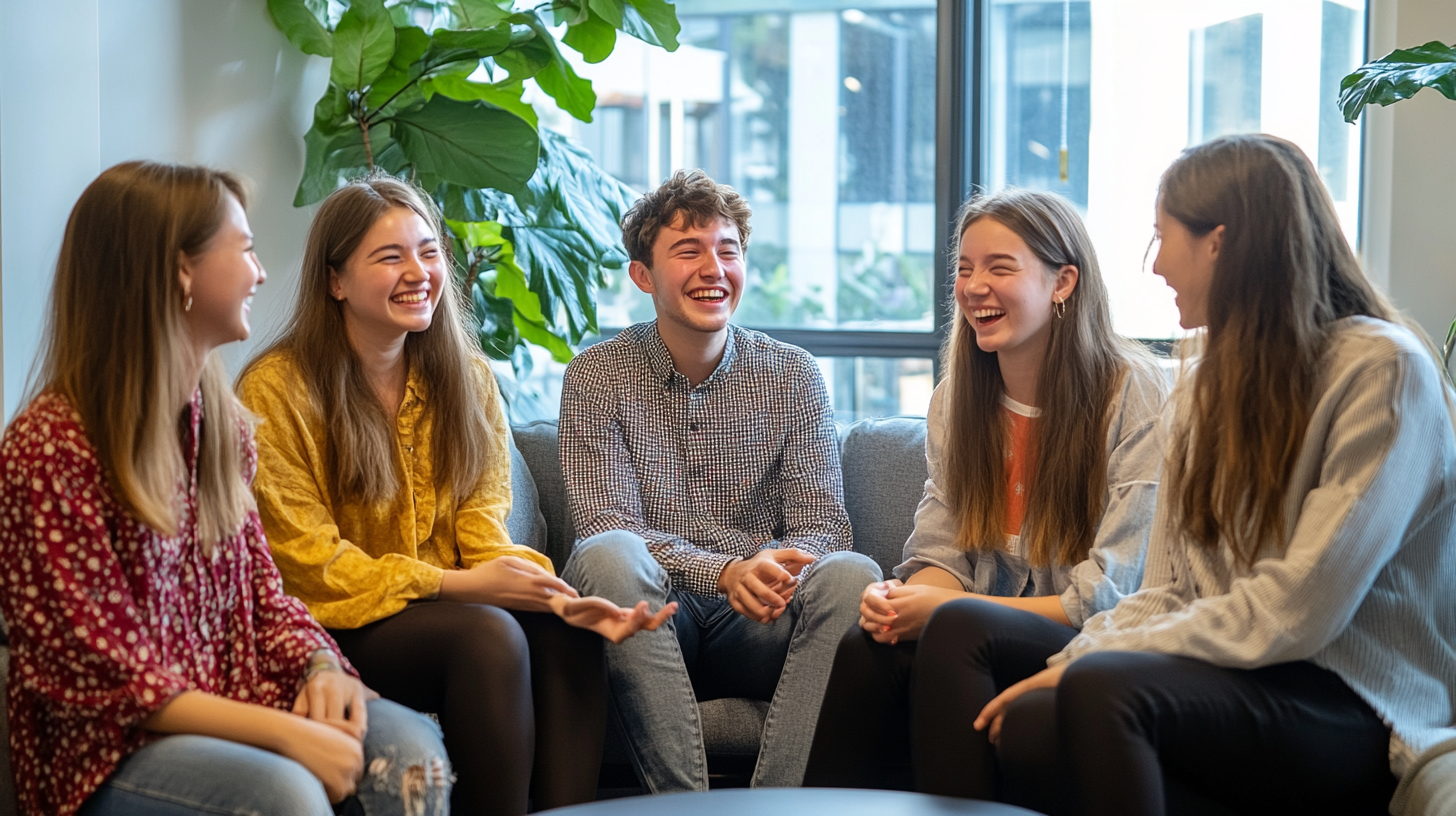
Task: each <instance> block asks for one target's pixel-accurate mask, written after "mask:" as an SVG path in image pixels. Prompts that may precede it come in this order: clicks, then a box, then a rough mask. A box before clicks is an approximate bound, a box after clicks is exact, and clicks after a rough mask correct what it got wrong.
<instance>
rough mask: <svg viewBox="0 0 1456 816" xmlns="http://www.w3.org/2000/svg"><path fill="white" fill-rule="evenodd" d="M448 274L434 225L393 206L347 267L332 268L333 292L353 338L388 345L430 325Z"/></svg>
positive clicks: (366, 237) (415, 214)
mask: <svg viewBox="0 0 1456 816" xmlns="http://www.w3.org/2000/svg"><path fill="white" fill-rule="evenodd" d="M446 274H447V270H446V268H445V256H444V253H443V252H442V251H441V249H440V244H439V240H438V238H437V236H436V235H435V232H434V230H432V229H431V228H430V224H429V222H427V221H426V220H425V219H423V218H421V217H420V215H419V214H418V213H416V212H415V211H414V210H411V209H409V208H408V207H394V208H392V209H390V210H389V211H388V212H386V213H385V214H384V215H382V216H380V218H379V220H378V221H375V222H374V226H372V227H370V228H369V231H368V232H367V233H365V234H364V238H363V240H361V241H360V242H359V246H358V247H357V248H355V250H354V252H353V254H351V255H350V256H349V259H348V260H346V261H345V262H344V264H343V268H342V269H333V270H330V273H329V294H330V295H332V296H333V298H334V299H335V300H338V301H340V302H342V303H343V305H344V325H345V326H346V327H347V328H348V330H349V332H350V336H351V337H359V336H361V335H363V336H367V337H369V338H371V339H372V340H375V341H378V342H380V343H383V344H386V345H388V344H392V343H397V342H401V341H403V340H404V337H405V335H406V334H408V333H409V332H417V331H424V330H425V329H428V328H429V327H430V321H431V320H432V319H433V318H434V314H435V304H436V303H438V302H439V299H440V293H441V292H442V291H443V290H444V286H445V285H446V278H445V276H446Z"/></svg>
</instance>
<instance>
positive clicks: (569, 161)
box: [267, 0, 679, 376]
mask: <svg viewBox="0 0 1456 816" xmlns="http://www.w3.org/2000/svg"><path fill="white" fill-rule="evenodd" d="M267 3H268V11H269V14H270V15H271V16H272V18H273V21H274V23H275V24H276V25H277V26H278V28H279V29H280V30H281V31H282V32H283V33H284V35H285V36H287V38H288V41H289V42H290V43H292V44H293V45H294V46H296V47H297V48H298V49H300V50H301V51H303V52H305V53H308V54H313V55H316V56H319V57H324V58H327V59H329V60H331V64H330V70H329V84H328V88H327V89H326V90H325V91H324V94H323V97H322V98H320V99H319V101H318V103H317V104H316V105H315V106H314V118H313V125H312V127H310V128H309V130H308V132H307V133H306V134H304V137H303V139H304V146H305V159H304V168H303V177H302V178H301V179H300V180H299V184H298V192H297V195H296V196H295V197H294V202H293V203H294V205H295V206H299V207H302V206H306V205H309V204H313V203H315V202H318V201H320V200H322V199H323V198H324V197H325V196H327V195H328V194H329V193H330V192H332V191H333V190H334V189H336V188H337V187H338V186H339V185H340V184H341V183H343V182H345V181H346V180H348V179H349V178H352V177H355V176H358V175H361V174H363V173H366V172H369V171H371V170H377V169H382V170H384V171H386V172H389V173H391V174H394V175H397V176H401V177H404V178H409V179H412V180H414V181H415V182H417V183H418V184H419V185H420V186H421V187H423V188H424V189H425V190H426V191H428V192H429V193H430V195H431V196H432V197H433V198H434V200H435V202H436V204H437V205H438V206H439V207H440V210H441V212H443V213H444V215H445V219H446V225H447V228H448V230H449V232H450V236H449V238H450V240H451V241H452V246H453V249H454V251H455V257H456V259H457V262H458V274H460V275H462V276H463V277H464V282H465V284H466V287H467V289H468V291H469V294H470V297H471V300H472V302H473V305H474V311H475V316H476V318H477V319H478V322H479V326H480V328H479V342H480V345H481V347H482V349H483V350H484V351H485V352H486V353H487V354H488V355H489V356H491V357H492V358H495V359H501V360H510V361H511V362H512V364H513V365H514V367H515V371H516V373H517V375H518V376H523V375H524V374H525V373H527V372H529V370H530V361H531V356H530V354H529V353H528V349H527V344H531V345H536V346H541V347H543V348H545V349H547V350H549V351H550V353H551V355H552V357H553V358H555V359H556V360H558V361H561V362H566V361H567V360H570V359H571V357H572V354H573V350H572V349H573V346H575V345H576V344H578V343H580V342H581V340H582V338H583V337H584V336H586V335H588V334H592V333H594V332H596V331H597V317H596V292H597V290H598V288H599V287H602V286H604V285H606V283H607V279H606V274H607V270H612V269H620V268H621V267H622V266H623V265H624V264H625V263H626V262H627V256H626V253H625V251H624V250H623V248H622V245H621V235H620V232H619V230H618V226H617V225H618V222H619V221H620V219H621V216H622V214H623V212H624V210H625V209H626V208H627V207H628V206H630V203H631V201H632V199H633V198H634V195H633V193H632V191H631V190H630V189H629V188H628V187H626V186H625V185H623V184H621V183H620V182H618V181H617V180H616V179H615V178H613V177H612V176H611V175H609V174H607V173H606V172H604V171H603V170H602V169H601V168H600V167H598V166H597V165H596V164H595V163H594V162H593V161H592V159H591V157H590V155H589V154H588V153H587V152H586V151H585V150H583V149H582V148H581V147H579V146H578V145H576V144H574V143H573V142H571V141H570V140H568V139H567V138H565V137H564V136H562V135H560V134H558V133H555V132H553V131H551V130H549V129H546V128H543V127H541V126H540V124H539V122H538V120H537V116H536V112H535V110H534V109H533V108H532V107H531V105H530V104H528V103H527V102H525V101H524V100H523V98H522V96H523V93H524V92H525V88H526V82H527V80H530V81H532V82H534V83H535V85H536V87H538V88H539V89H540V90H541V91H542V92H543V93H545V94H546V95H547V96H549V97H551V98H552V99H553V100H554V101H555V102H556V104H557V105H558V106H559V107H560V108H561V109H562V110H563V111H565V112H566V113H568V114H570V115H571V116H574V117H576V118H577V119H580V120H581V121H583V122H590V121H591V120H592V111H593V109H594V108H595V107H596V94H595V92H594V91H593V90H592V85H591V82H590V81H588V80H586V79H583V78H582V77H580V76H578V75H577V73H576V71H575V69H574V68H573V67H572V63H571V61H569V60H568V59H567V58H566V57H565V56H564V55H563V51H562V46H563V45H564V46H567V47H569V48H571V49H573V50H575V51H577V52H578V53H580V54H581V57H582V59H583V60H585V61H586V62H588V63H596V62H600V61H602V60H604V59H606V58H607V56H608V55H609V54H611V52H612V50H613V48H614V47H615V45H616V39H617V35H618V34H619V33H622V34H626V35H628V36H632V37H635V38H637V39H640V40H642V41H644V42H647V43H649V44H651V45H655V46H659V47H662V48H665V49H667V50H669V51H672V50H675V49H676V48H677V46H678V41H677V35H678V31H679V24H678V20H677V13H676V11H675V10H674V8H673V6H672V5H671V4H670V3H669V2H667V0H547V2H542V3H541V4H540V5H537V6H535V7H531V8H519V7H517V5H516V4H515V3H514V2H513V0H346V1H344V2H341V0H267ZM557 32H561V36H560V38H559V39H558V37H557Z"/></svg>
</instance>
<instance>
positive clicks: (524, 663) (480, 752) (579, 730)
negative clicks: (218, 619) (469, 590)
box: [329, 601, 607, 816]
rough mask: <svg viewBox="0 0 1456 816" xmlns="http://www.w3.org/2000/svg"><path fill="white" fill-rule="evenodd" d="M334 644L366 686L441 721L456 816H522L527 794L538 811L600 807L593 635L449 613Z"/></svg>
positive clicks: (602, 711) (427, 609)
mask: <svg viewBox="0 0 1456 816" xmlns="http://www.w3.org/2000/svg"><path fill="white" fill-rule="evenodd" d="M329 633H330V634H331V635H333V636H334V639H335V640H337V641H338V643H339V647H340V648H341V649H342V650H343V652H344V655H345V657H347V658H348V659H349V661H350V662H351V663H353V664H354V667H355V668H356V669H358V670H359V674H360V676H361V677H362V678H363V680H364V683H365V684H366V685H368V686H369V687H370V688H373V689H374V690H375V691H378V692H379V693H380V694H381V695H383V696H384V697H386V698H388V699H390V700H394V701H396V702H398V703H402V704H404V705H407V706H409V707H411V708H413V709H416V710H418V711H427V712H432V713H434V714H436V715H437V716H438V717H439V720H440V728H441V730H442V731H443V732H444V738H445V749H446V751H447V752H448V753H449V755H450V763H451V765H452V766H453V769H454V771H455V774H456V777H457V781H456V783H455V789H454V793H453V795H452V797H451V809H452V811H453V812H455V813H462V814H472V815H473V814H481V815H482V816H486V815H487V814H520V813H525V812H526V806H527V796H528V794H529V795H530V796H531V798H532V803H533V805H534V807H535V808H536V809H538V810H540V809H545V808H551V807H560V806H563V805H569V804H575V803H578V802H589V801H591V800H593V799H594V798H595V797H596V786H597V775H598V773H599V770H600V766H601V753H602V743H603V740H604V738H605V734H606V716H607V715H606V710H607V675H606V664H605V661H604V660H603V652H602V638H601V637H600V636H599V635H597V634H596V633H594V632H590V631H587V630H584V629H576V628H573V627H571V626H568V625H566V624H565V623H564V622H562V621H561V619H560V618H558V617H556V616H555V615H551V614H545V613H535V612H515V611H507V610H503V609H499V608H497V607H493V606H484V605H477V604H460V603H449V602H442V601H427V602H421V603H413V604H410V605H409V606H408V607H406V608H405V609H404V610H403V611H401V612H399V613H398V614H395V615H392V616H390V617H388V618H385V619H384V620H381V621H376V622H374V623H371V624H369V625H367V626H362V627H360V628H358V629H333V630H330V631H329Z"/></svg>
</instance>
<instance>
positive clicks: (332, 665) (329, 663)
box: [303, 649, 344, 683]
mask: <svg viewBox="0 0 1456 816" xmlns="http://www.w3.org/2000/svg"><path fill="white" fill-rule="evenodd" d="M343 670H344V667H343V666H340V665H339V658H338V657H336V656H335V655H334V653H333V652H331V651H329V650H327V649H319V650H318V651H316V652H314V653H313V654H311V655H309V658H308V668H307V669H305V670H304V672H303V682H305V683H307V682H308V681H310V680H312V679H313V677H314V675H316V674H318V673H319V672H326V671H343Z"/></svg>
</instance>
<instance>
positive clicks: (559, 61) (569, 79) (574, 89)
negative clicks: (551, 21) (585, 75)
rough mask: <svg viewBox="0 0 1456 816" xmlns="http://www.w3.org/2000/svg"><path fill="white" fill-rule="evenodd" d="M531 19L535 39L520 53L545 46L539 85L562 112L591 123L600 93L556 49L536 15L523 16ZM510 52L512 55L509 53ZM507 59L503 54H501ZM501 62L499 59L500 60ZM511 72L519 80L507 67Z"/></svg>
mask: <svg viewBox="0 0 1456 816" xmlns="http://www.w3.org/2000/svg"><path fill="white" fill-rule="evenodd" d="M523 16H525V17H527V18H528V21H527V25H529V26H531V28H532V29H534V30H535V32H536V38H535V39H533V40H531V41H530V42H528V43H524V44H523V45H522V46H521V48H520V49H513V50H519V51H526V50H528V49H531V50H533V51H534V52H535V53H538V54H539V53H540V49H541V48H542V47H544V49H545V51H546V53H547V55H548V59H547V62H546V64H545V66H543V67H542V68H541V69H540V70H539V71H538V72H537V73H536V74H535V79H536V84H537V85H539V86H540V87H541V90H543V91H545V92H546V94H547V95H548V96H550V97H551V98H552V99H555V100H556V104H557V105H558V106H560V107H561V109H562V110H564V111H566V112H567V113H569V114H571V115H572V116H574V117H576V118H577V119H580V120H581V121H583V122H590V121H591V120H592V116H591V115H592V110H593V109H594V108H596V106H597V94H596V91H593V90H592V84H591V81H590V80H586V79H582V78H581V77H579V76H577V75H576V70H575V69H573V68H572V67H571V63H569V62H567V61H566V58H565V57H563V56H562V55H561V51H560V49H558V48H557V47H556V38H555V37H553V36H551V31H550V30H549V29H547V28H546V24H545V23H543V22H542V21H541V18H540V17H539V16H537V15H536V14H535V13H534V12H532V13H530V14H528V15H523ZM507 53H510V52H507ZM502 56H504V55H502ZM497 61H499V57H497ZM507 70H510V71H511V79H516V78H517V77H516V72H515V71H514V70H512V69H511V68H510V67H509V66H507Z"/></svg>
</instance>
